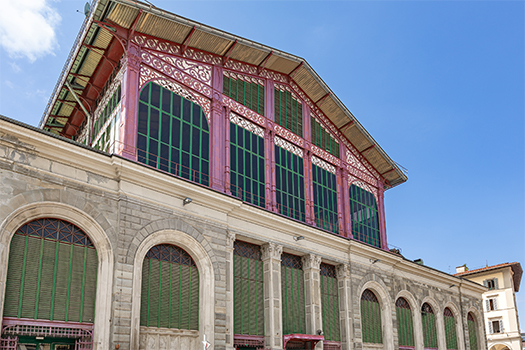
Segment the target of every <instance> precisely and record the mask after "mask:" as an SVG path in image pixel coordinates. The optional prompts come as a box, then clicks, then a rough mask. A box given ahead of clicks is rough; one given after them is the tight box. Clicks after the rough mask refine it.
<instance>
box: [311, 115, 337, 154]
mask: <svg viewBox="0 0 525 350" xmlns="http://www.w3.org/2000/svg"><path fill="white" fill-rule="evenodd" d="M310 125H311V130H312V143H313V144H314V145H316V146H318V147H319V148H321V149H323V150H325V151H327V152H329V153H330V154H332V155H333V156H335V157H337V158H339V152H340V149H339V143H337V141H336V140H335V138H333V137H332V135H330V133H329V132H328V131H326V129H325V128H324V127H322V126H321V123H319V122H318V121H317V119H316V118H315V117H314V116H312V117H311V118H310Z"/></svg>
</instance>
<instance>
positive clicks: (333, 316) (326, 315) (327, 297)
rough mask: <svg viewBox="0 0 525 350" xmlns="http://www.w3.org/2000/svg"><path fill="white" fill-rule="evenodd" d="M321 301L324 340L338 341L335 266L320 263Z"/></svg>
mask: <svg viewBox="0 0 525 350" xmlns="http://www.w3.org/2000/svg"><path fill="white" fill-rule="evenodd" d="M321 302H322V308H321V309H322V317H323V331H324V337H325V340H331V341H340V340H341V335H340V333H341V332H340V324H339V323H340V322H339V290H338V282H337V278H336V275H335V266H333V265H328V264H325V263H322V264H321Z"/></svg>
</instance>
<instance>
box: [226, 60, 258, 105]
mask: <svg viewBox="0 0 525 350" xmlns="http://www.w3.org/2000/svg"><path fill="white" fill-rule="evenodd" d="M222 93H223V94H225V95H226V96H228V97H230V98H232V99H233V100H235V101H237V102H239V103H240V104H242V105H244V106H246V107H248V108H250V109H251V110H252V111H255V112H257V113H259V114H260V115H264V80H262V79H258V78H253V77H249V76H244V75H240V74H235V73H232V72H229V71H226V70H225V71H224V76H223V78H222Z"/></svg>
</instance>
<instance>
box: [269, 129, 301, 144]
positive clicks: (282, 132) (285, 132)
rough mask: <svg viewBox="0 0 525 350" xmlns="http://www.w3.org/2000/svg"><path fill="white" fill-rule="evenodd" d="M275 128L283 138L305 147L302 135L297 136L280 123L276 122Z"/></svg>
mask: <svg viewBox="0 0 525 350" xmlns="http://www.w3.org/2000/svg"><path fill="white" fill-rule="evenodd" d="M273 130H274V131H275V133H276V134H277V135H279V136H281V137H282V138H283V139H285V140H288V141H290V142H293V143H295V144H297V145H299V146H301V147H304V141H303V139H302V138H301V137H299V136H297V135H296V134H294V133H293V132H291V131H289V130H288V129H285V128H283V127H282V126H280V125H279V124H274V125H273Z"/></svg>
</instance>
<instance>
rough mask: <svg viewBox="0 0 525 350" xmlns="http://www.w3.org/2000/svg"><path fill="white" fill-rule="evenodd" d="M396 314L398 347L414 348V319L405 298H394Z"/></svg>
mask: <svg viewBox="0 0 525 350" xmlns="http://www.w3.org/2000/svg"><path fill="white" fill-rule="evenodd" d="M396 316H397V334H398V339H399V347H400V348H401V347H402V348H414V346H415V343H414V321H413V319H412V310H411V309H410V305H409V304H408V302H407V301H406V299H405V298H398V299H397V300H396Z"/></svg>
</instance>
